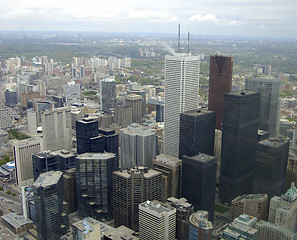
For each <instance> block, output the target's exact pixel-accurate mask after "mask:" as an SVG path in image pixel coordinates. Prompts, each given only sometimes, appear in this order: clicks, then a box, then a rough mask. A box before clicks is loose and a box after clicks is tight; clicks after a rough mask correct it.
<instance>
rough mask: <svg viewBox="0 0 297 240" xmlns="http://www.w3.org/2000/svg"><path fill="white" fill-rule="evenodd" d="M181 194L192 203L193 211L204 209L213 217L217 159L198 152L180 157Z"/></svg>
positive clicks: (210, 217)
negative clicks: (197, 153) (181, 165)
mask: <svg viewBox="0 0 297 240" xmlns="http://www.w3.org/2000/svg"><path fill="white" fill-rule="evenodd" d="M182 164H183V167H182V169H183V173H182V196H183V197H185V198H186V199H187V200H188V201H189V202H190V203H191V204H193V206H194V208H195V211H197V210H205V211H208V213H209V219H210V220H211V221H213V219H214V205H215V191H216V189H215V188H216V169H217V159H216V158H215V157H213V156H210V155H207V154H204V153H200V154H199V155H196V156H193V157H188V156H186V155H184V156H183V158H182Z"/></svg>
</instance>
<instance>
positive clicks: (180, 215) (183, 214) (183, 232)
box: [166, 197, 194, 240]
mask: <svg viewBox="0 0 297 240" xmlns="http://www.w3.org/2000/svg"><path fill="white" fill-rule="evenodd" d="M166 204H167V205H170V206H171V207H174V208H175V209H176V234H175V238H176V239H177V240H183V239H189V226H190V221H189V218H190V216H191V215H192V213H194V206H193V205H192V204H191V203H188V201H187V199H185V198H180V199H177V198H174V197H170V198H168V199H167V201H166Z"/></svg>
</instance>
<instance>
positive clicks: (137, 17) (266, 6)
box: [0, 0, 297, 40]
mask: <svg viewBox="0 0 297 240" xmlns="http://www.w3.org/2000/svg"><path fill="white" fill-rule="evenodd" d="M296 9H297V1H296V0H269V1H268V0H223V1H222V0H203V1H194V0H185V1H182V0H170V1H169V0H163V1H157V0H150V1H147V0H145V1H135V0H126V1H119V0H109V1H94V0H84V1H73V0H71V1H70V0H63V1H58V0H51V1H46V2H45V1H37V0H26V1H22V0H10V1H4V0H2V2H1V8H0V22H1V25H0V30H13V31H32V30H33V31H36V30H37V31H96V32H156V33H158V32H159V33H174V32H176V31H177V24H178V23H181V24H182V32H187V31H190V32H191V33H193V34H202V35H226V36H228V35H229V36H251V37H265V38H267V37H268V38H269V37H275V38H284V39H287V40H297V16H296V14H295V10H296Z"/></svg>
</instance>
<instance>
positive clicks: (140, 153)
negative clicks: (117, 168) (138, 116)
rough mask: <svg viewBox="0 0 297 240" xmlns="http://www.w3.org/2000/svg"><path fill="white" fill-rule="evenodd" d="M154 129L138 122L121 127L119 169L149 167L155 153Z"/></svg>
mask: <svg viewBox="0 0 297 240" xmlns="http://www.w3.org/2000/svg"><path fill="white" fill-rule="evenodd" d="M156 141H157V137H156V133H155V130H153V129H150V128H148V127H146V126H141V125H139V124H138V123H132V124H131V125H130V126H128V127H127V128H124V129H121V133H120V146H121V169H125V168H133V167H135V166H145V167H149V168H151V167H152V166H153V159H154V158H155V157H156V155H157V143H156Z"/></svg>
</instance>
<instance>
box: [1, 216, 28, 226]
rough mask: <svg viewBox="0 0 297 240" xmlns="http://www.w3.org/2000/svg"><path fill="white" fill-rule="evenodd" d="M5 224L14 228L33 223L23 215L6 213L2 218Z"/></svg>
mask: <svg viewBox="0 0 297 240" xmlns="http://www.w3.org/2000/svg"><path fill="white" fill-rule="evenodd" d="M2 219H4V220H5V221H6V222H8V223H9V224H10V225H12V226H13V227H14V228H19V227H21V226H24V225H27V224H30V223H33V221H32V220H30V219H28V218H25V217H24V216H23V215H17V214H16V213H8V214H5V215H3V216H2Z"/></svg>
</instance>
